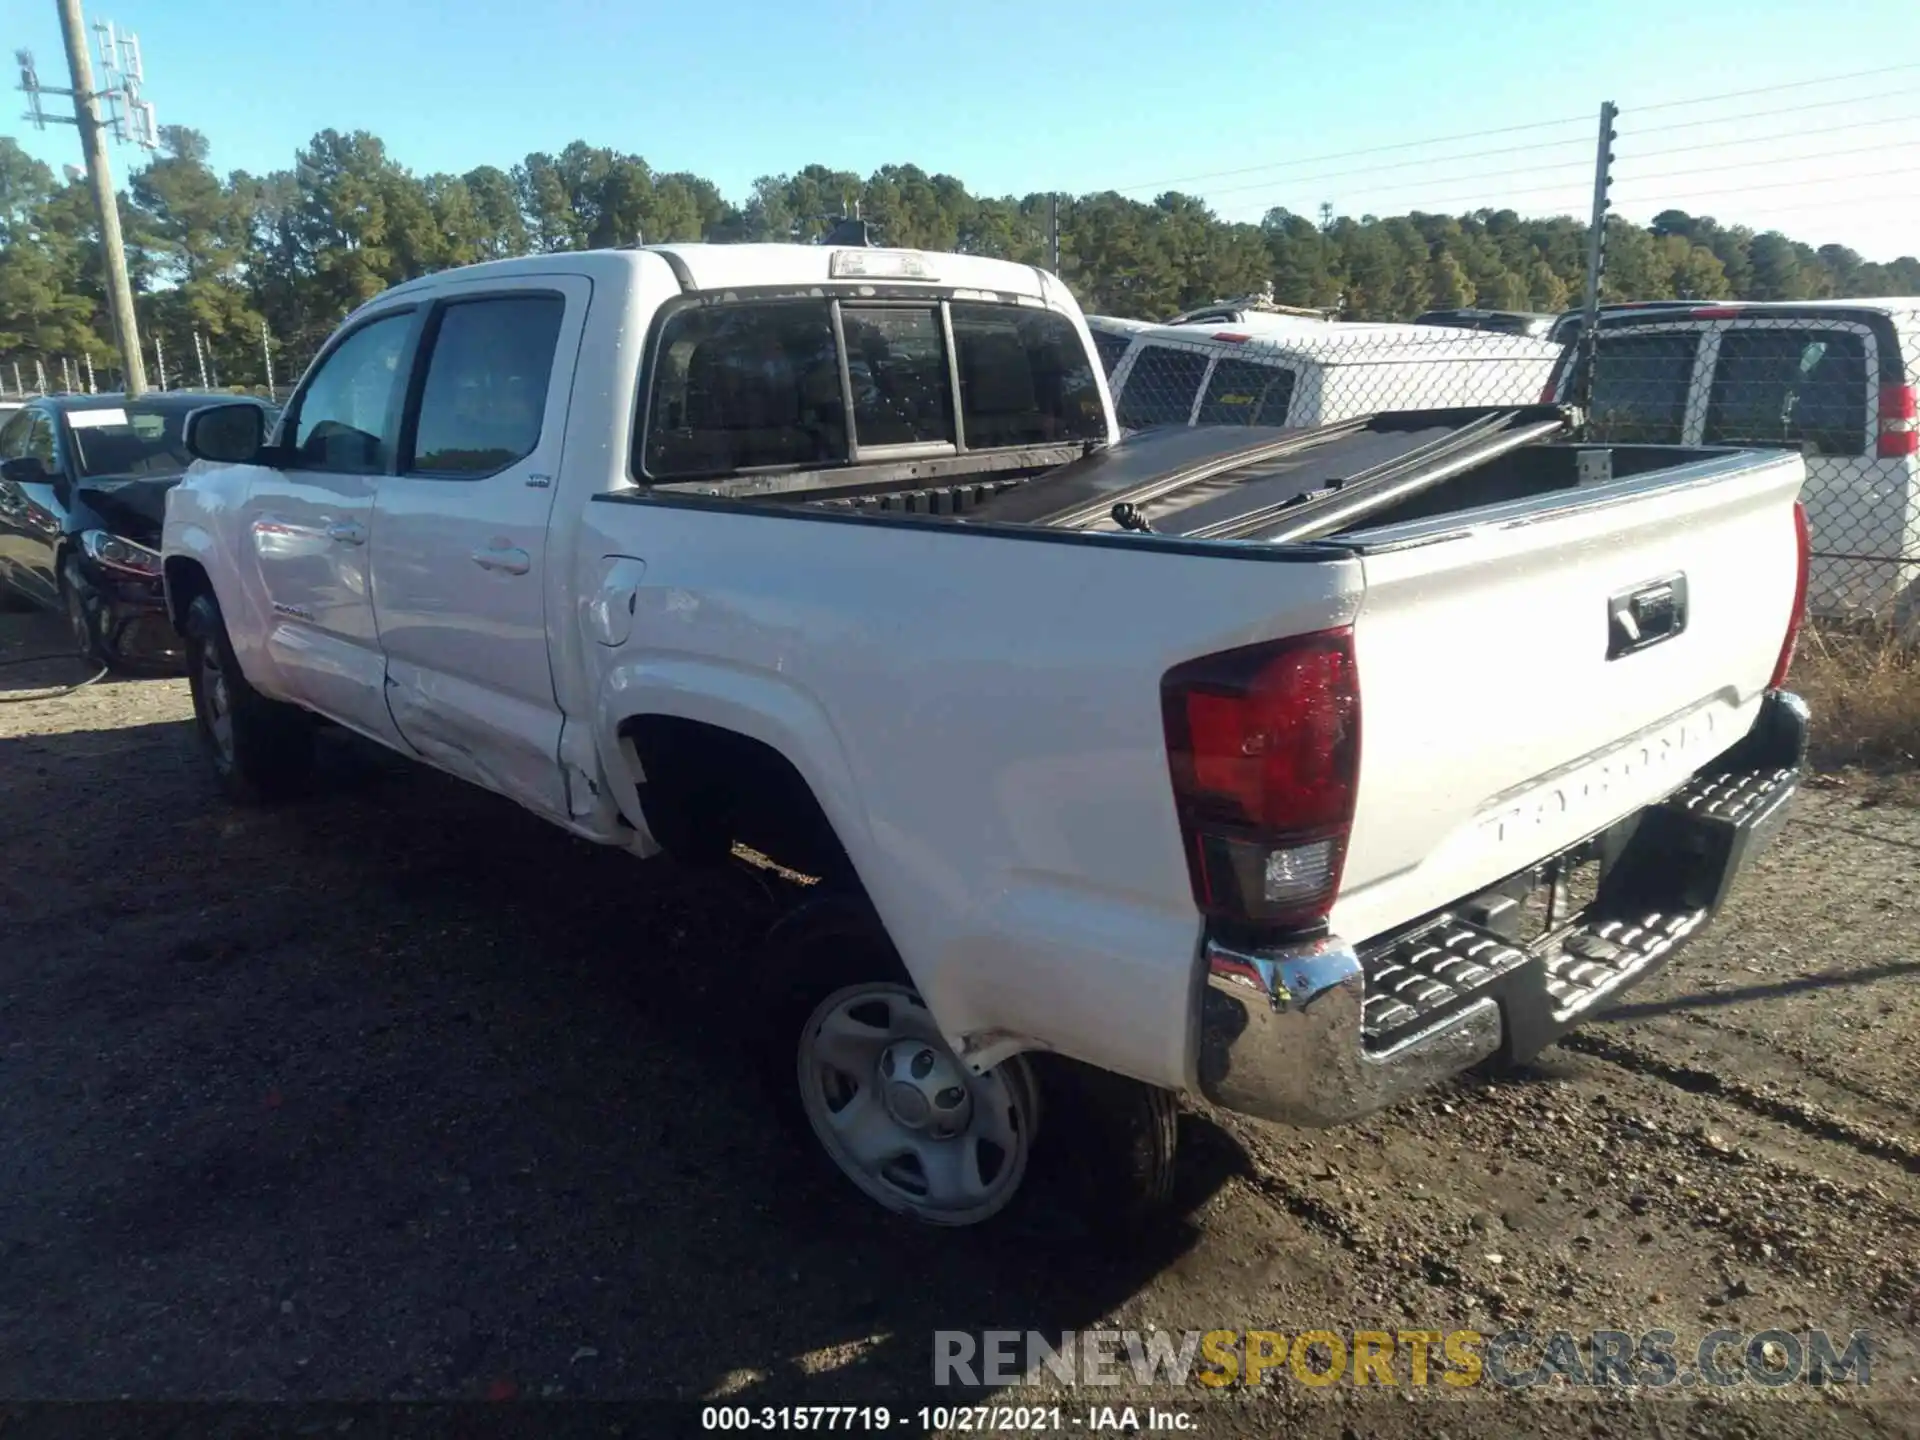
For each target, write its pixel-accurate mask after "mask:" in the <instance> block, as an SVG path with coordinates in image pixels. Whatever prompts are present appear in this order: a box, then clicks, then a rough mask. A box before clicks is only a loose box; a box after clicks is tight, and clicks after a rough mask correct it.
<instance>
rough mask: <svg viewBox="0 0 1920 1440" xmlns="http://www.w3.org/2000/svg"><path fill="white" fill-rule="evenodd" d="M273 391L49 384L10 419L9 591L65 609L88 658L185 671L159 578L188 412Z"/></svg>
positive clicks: (114, 665) (2, 436)
mask: <svg viewBox="0 0 1920 1440" xmlns="http://www.w3.org/2000/svg"><path fill="white" fill-rule="evenodd" d="M236 401H238V402H239V403H243V404H252V405H257V406H258V407H259V408H260V410H261V411H262V415H261V422H262V424H263V425H266V426H269V427H270V426H271V425H272V423H273V421H274V420H275V418H277V414H278V412H277V411H276V410H275V408H274V407H273V406H271V405H269V404H268V403H267V402H265V401H263V400H249V399H246V398H245V397H236V396H233V395H220V394H202V393H193V392H185V391H171V392H166V393H154V392H149V393H147V394H145V395H143V396H141V397H140V398H139V399H137V400H129V399H127V398H126V397H125V396H123V395H50V396H43V397H40V398H37V399H35V400H32V401H30V402H29V403H28V404H26V405H25V406H23V407H22V408H21V409H19V410H17V411H15V412H14V413H13V414H12V415H11V416H9V417H7V419H6V421H5V424H4V425H3V426H0V601H13V602H16V603H19V604H24V605H27V606H32V607H37V608H40V609H45V610H53V611H57V612H60V613H62V614H64V615H65V616H66V617H67V623H68V624H69V626H70V627H71V628H72V631H73V638H74V644H75V645H76V647H77V648H78V649H79V650H80V652H81V653H82V654H83V655H85V656H86V657H87V658H88V659H90V660H91V661H93V662H94V663H95V664H97V665H103V666H105V667H107V668H108V669H110V670H115V671H121V672H128V673H152V672H170V671H177V670H178V669H179V668H180V664H181V661H182V658H183V652H182V649H181V642H180V637H179V636H178V635H177V634H176V633H175V632H174V629H173V626H172V625H171V624H170V623H169V622H168V620H167V614H166V605H165V601H164V598H163V595H162V590H161V583H160V556H159V554H158V547H159V544H160V526H161V522H162V521H163V520H164V519H165V516H166V503H167V491H169V490H170V489H172V488H173V487H174V485H176V484H177V483H179V480H180V477H181V476H182V475H183V474H185V473H186V470H187V467H188V466H189V465H190V464H192V463H193V457H192V456H191V455H190V454H188V452H187V447H186V445H185V444H184V442H183V440H182V430H183V427H184V426H185V423H186V418H187V416H188V415H189V414H190V413H192V412H193V411H195V410H197V409H200V408H201V407H203V406H206V405H210V404H216V403H227V404H231V403H235V402H236Z"/></svg>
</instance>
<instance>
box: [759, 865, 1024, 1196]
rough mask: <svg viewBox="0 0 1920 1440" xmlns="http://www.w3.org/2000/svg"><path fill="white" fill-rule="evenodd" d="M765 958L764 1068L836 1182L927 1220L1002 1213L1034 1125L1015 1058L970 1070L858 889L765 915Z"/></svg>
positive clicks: (1018, 1192) (1014, 1192)
mask: <svg viewBox="0 0 1920 1440" xmlns="http://www.w3.org/2000/svg"><path fill="white" fill-rule="evenodd" d="M763 962H764V967H763V970H762V975H763V978H764V981H765V985H766V994H767V1004H766V1006H765V1008H764V1010H763V1011H762V1016H763V1024H762V1027H761V1029H760V1033H759V1034H758V1035H757V1036H756V1041H757V1045H756V1048H757V1051H758V1057H757V1058H758V1060H759V1062H760V1066H761V1069H762V1072H763V1075H764V1077H765V1080H766V1082H767V1084H768V1085H769V1086H770V1087H771V1088H772V1090H773V1093H774V1097H775V1100H776V1103H777V1104H778V1105H779V1107H780V1108H781V1109H782V1110H783V1111H784V1112H785V1113H786V1115H787V1117H788V1119H789V1121H790V1122H797V1128H798V1130H799V1132H800V1134H801V1135H802V1136H803V1137H804V1139H805V1140H806V1141H807V1143H809V1144H810V1146H811V1148H812V1149H813V1150H814V1152H815V1153H816V1154H817V1155H818V1156H819V1157H820V1158H821V1160H823V1161H824V1162H825V1163H826V1164H827V1165H828V1166H829V1167H830V1168H831V1169H832V1170H833V1171H834V1173H835V1174H837V1175H838V1176H839V1177H840V1178H841V1180H842V1181H843V1183H844V1182H850V1183H851V1184H853V1185H854V1186H855V1187H856V1188H857V1189H859V1190H860V1191H862V1192H863V1193H864V1194H865V1195H866V1196H867V1198H868V1199H870V1200H873V1201H875V1202H877V1203H878V1204H880V1205H881V1206H883V1207H884V1208H886V1209H888V1210H891V1211H893V1212H894V1213H895V1214H898V1215H902V1216H905V1217H907V1218H909V1219H912V1220H916V1221H920V1222H922V1223H925V1224H928V1225H936V1226H943V1227H949V1228H962V1227H973V1226H979V1225H983V1224H985V1223H986V1222H988V1221H993V1220H997V1219H998V1218H999V1217H1001V1216H1002V1215H1003V1214H1006V1213H1008V1212H1009V1210H1010V1208H1012V1207H1013V1206H1014V1202H1015V1201H1016V1200H1018V1199H1020V1198H1021V1196H1022V1194H1023V1191H1024V1189H1025V1181H1026V1178H1027V1173H1028V1167H1029V1163H1030V1160H1031V1157H1032V1153H1033V1145H1034V1140H1035V1136H1036V1135H1037V1133H1038V1130H1039V1119H1040V1096H1039V1090H1038V1087H1037V1085H1036V1084H1035V1083H1034V1078H1033V1072H1032V1070H1031V1068H1030V1067H1029V1065H1028V1064H1027V1062H1026V1059H1025V1058H1024V1057H1021V1056H1015V1057H1014V1058H1013V1059H1010V1060H1008V1061H1006V1062H1004V1063H1003V1064H1000V1065H998V1066H995V1067H994V1068H993V1069H992V1070H990V1071H988V1072H987V1073H986V1074H984V1075H973V1074H971V1073H970V1072H969V1071H968V1070H967V1068H966V1067H965V1066H964V1065H963V1064H961V1062H960V1061H959V1060H958V1059H957V1058H955V1056H954V1055H953V1052H952V1051H951V1050H949V1049H948V1048H947V1045H946V1043H945V1042H944V1041H943V1040H942V1039H941V1038H940V1034H939V1031H938V1029H937V1027H936V1026H935V1025H934V1023H933V1020H932V1017H931V1015H929V1014H928V1012H927V1009H926V1006H925V1004H924V1002H922V1001H921V999H920V997H919V995H918V993H917V992H916V991H915V990H914V988H913V984H912V981H911V979H910V978H909V977H908V975H907V973H906V970H905V967H903V966H902V965H901V963H900V959H899V956H898V954H897V953H896V952H895V951H894V948H893V945H892V943H891V942H890V941H889V940H888V939H887V935H886V931H885V929H884V928H883V927H882V926H881V924H880V920H879V917H878V916H876V915H875V914H874V913H873V910H872V909H871V907H870V906H868V905H867V904H866V902H865V901H864V900H861V899H858V898H850V897H844V896H830V897H825V898H822V899H820V900H816V901H813V902H810V903H809V904H807V905H805V906H803V907H802V908H801V909H799V910H797V911H795V912H794V913H793V914H792V915H790V916H788V917H787V918H786V919H785V920H782V921H781V922H780V923H779V924H777V925H775V926H774V928H773V930H772V931H771V932H770V933H769V935H768V937H767V941H766V949H765V953H764V956H763Z"/></svg>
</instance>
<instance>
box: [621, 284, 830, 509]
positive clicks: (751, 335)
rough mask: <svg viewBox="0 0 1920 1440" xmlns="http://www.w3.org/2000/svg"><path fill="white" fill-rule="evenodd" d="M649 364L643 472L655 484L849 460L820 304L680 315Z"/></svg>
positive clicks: (705, 310)
mask: <svg viewBox="0 0 1920 1440" xmlns="http://www.w3.org/2000/svg"><path fill="white" fill-rule="evenodd" d="M654 363H655V375H654V382H653V402H652V406H651V409H650V410H649V413H648V417H647V427H646V437H645V443H646V452H645V455H644V457H643V459H644V464H643V465H642V466H641V467H640V468H641V469H642V470H643V471H644V472H645V473H646V474H648V475H651V476H653V477H654V478H656V479H667V478H670V477H692V476H699V475H721V474H725V473H727V472H728V471H732V470H745V469H751V468H753V467H755V466H764V465H818V464H831V463H834V462H837V461H844V460H845V459H846V458H847V432H846V411H845V408H844V406H843V404H842V401H841V396H840V366H839V361H838V358H837V356H836V354H835V351H834V346H833V324H832V321H831V320H830V319H829V316H828V311H827V306H826V305H825V303H824V302H820V303H815V302H799V303H787V304H769V305H718V306H713V307H711V308H707V307H702V308H699V309H692V310H683V311H681V312H680V313H679V314H677V315H675V316H673V317H672V318H671V319H669V320H668V321H667V324H666V327H665V329H664V331H663V332H662V334H661V337H660V350H659V354H658V356H657V357H656V359H655V362H654Z"/></svg>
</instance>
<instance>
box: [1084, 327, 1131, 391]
mask: <svg viewBox="0 0 1920 1440" xmlns="http://www.w3.org/2000/svg"><path fill="white" fill-rule="evenodd" d="M1132 344H1133V337H1132V336H1131V335H1115V334H1114V333H1113V332H1112V331H1111V330H1095V331H1093V348H1094V352H1095V353H1096V354H1098V355H1099V357H1100V368H1101V369H1102V370H1105V371H1106V372H1107V378H1109V379H1111V378H1113V367H1114V366H1116V365H1118V364H1119V363H1120V360H1121V357H1122V356H1124V355H1125V354H1126V353H1127V348H1128V347H1129V346H1131V345H1132Z"/></svg>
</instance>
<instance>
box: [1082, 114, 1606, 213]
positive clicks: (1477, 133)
mask: <svg viewBox="0 0 1920 1440" xmlns="http://www.w3.org/2000/svg"><path fill="white" fill-rule="evenodd" d="M1587 120H1588V117H1587V116H1585V115H1575V116H1572V117H1570V118H1568V119H1565V120H1536V121H1534V122H1532V123H1531V124H1528V125H1502V126H1500V127H1499V128H1497V129H1493V130H1470V131H1467V132H1466V133H1465V134H1461V135H1436V136H1434V137H1433V138H1432V139H1430V140H1404V141H1401V142H1400V143H1399V144H1397V145H1374V146H1370V147H1368V148H1367V149H1365V150H1341V151H1337V152H1335V153H1334V154H1331V155H1308V156H1302V157H1301V158H1300V159H1298V160H1279V161H1275V162H1274V163H1273V164H1271V165H1243V166H1241V167H1240V168H1239V169H1237V170H1213V171H1209V172H1208V173H1207V174H1205V175H1182V176H1180V177H1179V178H1178V179H1174V180H1156V181H1154V182H1152V183H1151V184H1146V185H1122V186H1121V187H1119V189H1118V190H1116V191H1115V193H1116V194H1119V195H1127V194H1131V193H1132V192H1133V191H1135V190H1158V189H1160V188H1161V187H1162V186H1164V185H1184V184H1186V183H1187V182H1189V181H1192V180H1214V179H1219V178H1222V177H1225V176H1229V175H1252V174H1255V173H1257V172H1259V171H1261V170H1279V169H1283V168H1285V167H1286V166H1289V165H1318V164H1320V163H1321V162H1322V161H1325V160H1351V159H1356V158H1358V157H1360V156H1362V155H1385V154H1387V153H1389V152H1390V151H1394V150H1413V149H1417V148H1419V147H1420V146H1422V145H1450V144H1452V143H1453V142H1454V141H1455V140H1480V139H1484V138H1485V137H1486V136H1489V135H1513V134H1517V133H1519V132H1520V131H1523V130H1545V129H1548V128H1550V127H1551V126H1554V125H1584V124H1586V123H1587ZM1563 143H1572V142H1563Z"/></svg>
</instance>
